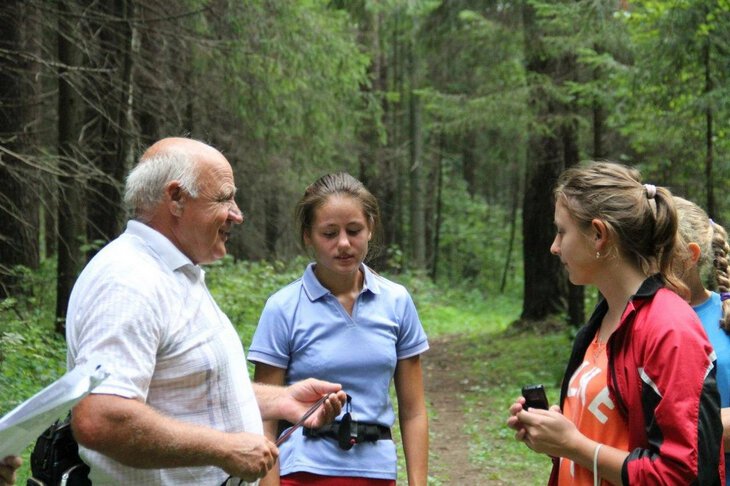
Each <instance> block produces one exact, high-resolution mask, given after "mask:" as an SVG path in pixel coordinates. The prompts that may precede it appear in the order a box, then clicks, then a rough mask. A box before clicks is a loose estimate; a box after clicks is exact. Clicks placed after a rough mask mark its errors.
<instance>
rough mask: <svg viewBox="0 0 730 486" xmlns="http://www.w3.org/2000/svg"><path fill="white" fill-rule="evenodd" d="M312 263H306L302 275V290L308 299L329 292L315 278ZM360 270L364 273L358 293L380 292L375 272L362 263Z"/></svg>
mask: <svg viewBox="0 0 730 486" xmlns="http://www.w3.org/2000/svg"><path fill="white" fill-rule="evenodd" d="M314 265H315V264H314V263H310V264H309V265H307V269H306V270H305V271H304V276H303V277H302V285H303V287H304V291H305V292H306V293H307V297H309V300H312V301H315V300H317V299H320V298H322V297H323V296H325V295H327V294H329V293H330V291H329V290H328V289H327V287H325V286H324V285H322V284H321V283H320V281H319V280H318V279H317V276H316V275H315V274H314ZM360 270H361V271H362V273H363V275H364V279H363V283H362V290H361V291H360V293H361V294H362V293H364V292H372V293H373V294H378V293H380V284H379V283H378V279H377V278H375V273H374V272H373V271H372V270H370V268H369V267H368V266H367V265H365V264H364V263H361V264H360Z"/></svg>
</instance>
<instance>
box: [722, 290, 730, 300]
mask: <svg viewBox="0 0 730 486" xmlns="http://www.w3.org/2000/svg"><path fill="white" fill-rule="evenodd" d="M726 300H730V292H720V302H725V301H726Z"/></svg>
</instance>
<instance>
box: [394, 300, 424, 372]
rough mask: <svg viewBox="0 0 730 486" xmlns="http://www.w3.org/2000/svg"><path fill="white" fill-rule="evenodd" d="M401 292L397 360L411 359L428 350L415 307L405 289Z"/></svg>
mask: <svg viewBox="0 0 730 486" xmlns="http://www.w3.org/2000/svg"><path fill="white" fill-rule="evenodd" d="M403 292H404V294H405V295H404V296H403V297H402V299H401V305H402V306H403V309H402V312H401V316H402V321H401V323H400V326H399V331H398V343H397V344H396V353H397V357H398V359H406V358H411V357H413V356H416V355H418V354H421V353H423V352H425V351H427V350H428V348H429V346H428V338H427V337H426V331H424V330H423V325H422V324H421V319H419V317H418V311H417V310H416V305H415V304H414V303H413V299H412V298H411V295H410V294H409V293H408V291H407V290H405V288H403Z"/></svg>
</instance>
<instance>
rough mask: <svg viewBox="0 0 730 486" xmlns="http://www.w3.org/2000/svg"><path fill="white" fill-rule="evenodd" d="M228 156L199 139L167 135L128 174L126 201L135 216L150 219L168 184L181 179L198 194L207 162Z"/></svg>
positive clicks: (188, 189)
mask: <svg viewBox="0 0 730 486" xmlns="http://www.w3.org/2000/svg"><path fill="white" fill-rule="evenodd" d="M221 159H222V160H225V157H224V156H223V154H221V153H220V152H219V151H218V150H217V149H215V148H213V147H211V146H210V145H208V144H206V143H203V142H201V141H199V140H193V139H191V138H183V137H169V138H163V139H162V140H159V141H157V142H155V143H154V144H152V145H151V146H150V147H149V148H148V149H147V150H145V152H144V154H142V157H140V160H139V163H138V164H137V165H136V166H135V167H134V169H132V171H131V172H130V173H129V176H128V177H127V184H126V188H125V194H124V202H125V203H126V205H127V207H128V208H129V209H130V210H131V211H132V213H133V215H134V217H135V218H136V219H139V220H140V221H142V222H145V223H146V222H148V221H149V219H150V218H151V217H152V214H153V213H154V211H155V210H156V209H157V207H158V205H159V204H160V203H161V202H162V200H163V197H164V193H165V188H166V187H167V185H168V184H169V183H170V182H172V181H178V182H179V185H180V188H182V189H183V190H184V191H185V192H187V193H188V194H190V196H191V197H197V195H198V190H199V187H198V182H199V181H198V176H199V174H200V171H201V169H202V168H203V167H204V166H205V164H208V163H212V162H215V161H220V160H221Z"/></svg>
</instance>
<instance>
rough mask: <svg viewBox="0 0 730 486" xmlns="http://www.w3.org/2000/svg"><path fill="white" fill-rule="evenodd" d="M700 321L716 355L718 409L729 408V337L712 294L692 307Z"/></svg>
mask: <svg viewBox="0 0 730 486" xmlns="http://www.w3.org/2000/svg"><path fill="white" fill-rule="evenodd" d="M693 309H694V310H695V312H696V313H697V316H698V317H699V318H700V320H701V321H702V327H704V328H705V332H706V333H707V337H708V338H709V339H710V344H712V347H713V348H715V354H717V388H718V390H720V408H726V407H730V335H728V333H726V332H725V330H724V329H722V328H721V327H720V319H721V318H722V301H721V300H720V294H718V293H717V292H712V294H711V295H710V298H709V299H707V300H706V301H705V302H703V303H701V304H700V305H698V306H695V307H693ZM725 475H726V478H725V480H726V481H725V484H730V451H726V452H725Z"/></svg>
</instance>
